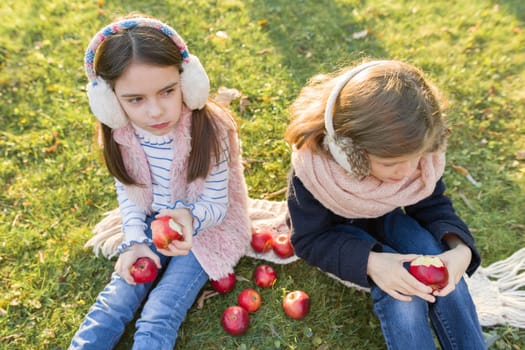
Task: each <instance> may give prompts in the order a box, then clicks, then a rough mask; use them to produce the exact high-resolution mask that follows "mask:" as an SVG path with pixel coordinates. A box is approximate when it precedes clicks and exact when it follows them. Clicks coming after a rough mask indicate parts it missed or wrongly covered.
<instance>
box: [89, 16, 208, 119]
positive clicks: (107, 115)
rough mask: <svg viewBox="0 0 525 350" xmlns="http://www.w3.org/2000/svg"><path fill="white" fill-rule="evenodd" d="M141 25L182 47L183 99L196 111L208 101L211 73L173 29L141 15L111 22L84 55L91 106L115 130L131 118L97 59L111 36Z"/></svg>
mask: <svg viewBox="0 0 525 350" xmlns="http://www.w3.org/2000/svg"><path fill="white" fill-rule="evenodd" d="M140 26H142V27H150V28H154V29H157V30H159V31H160V32H162V33H163V34H165V35H166V36H168V37H169V38H170V39H172V40H173V42H174V43H175V45H177V47H178V48H179V50H180V53H181V55H182V59H183V62H182V73H181V91H182V99H183V101H184V103H185V104H186V106H187V107H188V108H190V109H192V110H194V109H201V108H203V107H204V105H205V104H206V102H207V101H208V95H209V93H210V80H209V78H208V75H207V74H206V71H205V70H204V67H203V66H202V64H201V63H200V61H199V59H198V58H197V57H196V56H194V55H190V53H189V51H188V48H187V47H186V44H185V43H184V41H183V40H182V38H181V37H180V35H179V34H178V33H177V32H176V31H175V30H174V29H173V28H171V27H170V26H168V25H166V24H164V23H162V22H160V21H158V20H155V19H152V18H143V17H139V18H130V19H125V20H121V21H118V22H115V23H112V24H109V25H108V26H106V27H104V28H103V29H102V30H100V31H99V32H98V33H97V34H95V36H94V37H93V39H91V41H90V43H89V45H88V48H87V50H86V55H85V58H84V66H85V70H86V75H87V77H88V79H89V83H88V84H87V95H88V99H89V106H90V107H91V111H92V112H93V114H94V115H95V117H97V119H98V120H99V121H100V122H101V123H103V124H105V125H107V126H109V127H110V128H112V129H116V128H121V127H123V126H126V124H127V123H128V118H127V117H126V114H125V113H124V110H123V109H122V107H121V106H120V103H119V102H118V99H117V96H116V95H115V93H114V91H113V89H112V88H111V87H110V86H109V84H108V83H107V82H106V81H104V79H102V78H101V77H99V76H97V74H96V72H95V67H94V60H95V54H96V50H97V48H98V47H99V46H100V44H101V43H102V42H103V41H104V40H105V39H106V38H107V37H108V36H111V35H113V34H116V33H120V32H122V31H125V30H127V29H131V28H135V27H140Z"/></svg>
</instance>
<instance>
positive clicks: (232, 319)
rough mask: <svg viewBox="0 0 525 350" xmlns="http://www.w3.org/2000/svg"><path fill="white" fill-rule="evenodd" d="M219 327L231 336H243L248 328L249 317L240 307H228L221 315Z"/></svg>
mask: <svg viewBox="0 0 525 350" xmlns="http://www.w3.org/2000/svg"><path fill="white" fill-rule="evenodd" d="M221 325H222V328H224V330H225V331H226V332H228V333H229V334H231V335H241V334H244V332H246V330H247V329H248V327H249V326H250V315H249V313H248V311H246V310H245V309H244V308H242V307H240V306H237V305H234V306H229V307H227V308H226V310H224V312H223V313H222V317H221Z"/></svg>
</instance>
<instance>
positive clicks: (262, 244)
mask: <svg viewBox="0 0 525 350" xmlns="http://www.w3.org/2000/svg"><path fill="white" fill-rule="evenodd" d="M272 240H273V236H272V233H271V232H270V231H267V230H255V231H253V232H252V240H251V245H252V248H253V250H255V251H256V252H257V253H266V252H268V251H270V249H272Z"/></svg>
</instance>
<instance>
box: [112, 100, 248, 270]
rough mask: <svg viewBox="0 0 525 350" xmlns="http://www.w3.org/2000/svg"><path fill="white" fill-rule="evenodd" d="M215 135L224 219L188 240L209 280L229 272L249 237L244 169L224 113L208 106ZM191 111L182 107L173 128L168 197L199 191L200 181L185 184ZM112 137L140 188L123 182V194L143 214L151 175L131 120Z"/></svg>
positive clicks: (148, 204)
mask: <svg viewBox="0 0 525 350" xmlns="http://www.w3.org/2000/svg"><path fill="white" fill-rule="evenodd" d="M213 112H214V114H215V118H216V119H215V120H216V124H217V127H218V129H219V136H220V139H223V138H225V137H228V140H229V155H230V159H229V163H230V172H229V180H228V187H229V188H228V196H229V204H228V209H227V213H226V217H225V218H224V220H223V221H222V222H221V223H220V224H219V225H216V226H214V227H209V228H207V229H205V230H202V231H201V232H199V233H198V234H197V235H196V236H195V237H194V238H193V247H192V252H193V253H194V254H195V256H196V258H197V259H198V260H199V262H200V264H201V266H202V267H203V269H204V270H205V271H206V273H207V274H208V276H209V277H210V279H215V280H216V279H220V278H222V277H224V276H226V275H227V274H229V273H231V272H233V268H234V266H235V265H236V264H237V262H238V261H239V259H240V258H241V257H242V256H244V255H245V254H246V249H247V247H248V246H249V241H250V234H251V228H250V225H251V223H250V220H249V217H248V191H247V188H246V184H245V181H244V174H243V172H244V169H243V166H242V162H241V152H240V146H239V141H238V136H237V130H236V127H235V125H234V123H233V122H232V121H231V120H230V119H229V117H228V116H227V115H226V112H225V111H222V110H220V109H219V108H216V107H213ZM191 115H192V112H191V111H190V110H188V109H186V108H185V109H184V110H183V113H182V115H181V119H180V120H179V122H178V124H177V126H176V128H175V130H174V131H173V136H174V148H175V149H176V150H177V151H176V152H175V154H174V158H173V163H172V167H171V186H170V187H171V191H172V198H174V199H182V200H184V201H186V202H190V203H192V202H195V201H196V200H197V196H198V195H199V194H200V193H201V192H202V190H203V186H204V180H203V179H197V180H195V181H193V182H191V183H187V182H186V173H187V168H188V158H189V154H190V151H191V136H190V135H191ZM113 138H114V139H115V141H116V142H117V143H118V144H119V146H120V150H121V153H122V157H123V160H124V163H125V166H126V169H127V171H128V173H129V174H130V175H131V176H133V177H134V178H135V179H136V180H138V182H139V183H143V184H145V186H126V187H125V188H126V193H127V195H128V197H129V198H130V199H131V200H132V201H134V202H135V203H136V204H137V205H139V206H140V207H142V208H143V209H144V210H146V212H148V213H151V203H152V201H153V191H152V186H151V174H150V172H149V171H144V170H145V169H149V166H148V162H147V158H146V155H145V153H144V151H143V150H142V148H141V147H140V144H139V141H138V139H137V138H136V136H135V133H134V131H133V127H132V126H131V124H128V125H127V126H125V127H123V128H120V129H115V130H114V132H113Z"/></svg>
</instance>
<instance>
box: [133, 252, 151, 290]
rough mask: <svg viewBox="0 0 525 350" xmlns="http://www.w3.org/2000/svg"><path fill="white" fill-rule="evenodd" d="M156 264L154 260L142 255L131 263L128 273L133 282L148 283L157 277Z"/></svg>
mask: <svg viewBox="0 0 525 350" xmlns="http://www.w3.org/2000/svg"><path fill="white" fill-rule="evenodd" d="M157 273H158V271H157V265H155V262H154V261H153V260H152V259H150V258H148V257H146V256H144V257H142V258H138V259H137V260H136V261H135V262H134V263H133V265H131V269H130V274H131V277H133V280H134V281H135V283H149V282H153V281H154V280H155V278H157Z"/></svg>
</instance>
